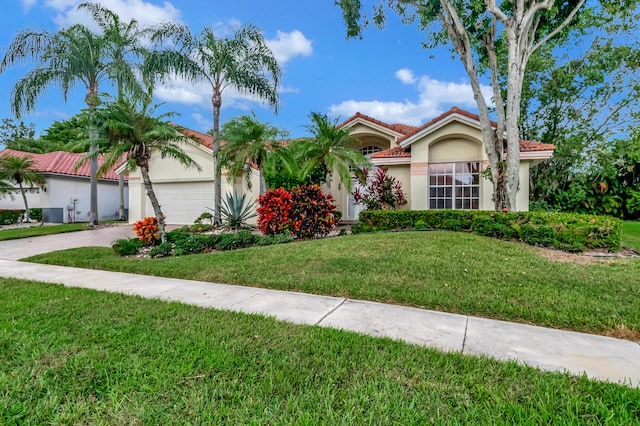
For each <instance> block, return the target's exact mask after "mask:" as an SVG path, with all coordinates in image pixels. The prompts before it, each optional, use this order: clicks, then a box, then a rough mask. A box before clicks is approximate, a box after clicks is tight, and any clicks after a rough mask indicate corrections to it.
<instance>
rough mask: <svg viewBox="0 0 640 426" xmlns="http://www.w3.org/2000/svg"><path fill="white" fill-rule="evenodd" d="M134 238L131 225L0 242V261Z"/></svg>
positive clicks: (108, 245) (103, 245)
mask: <svg viewBox="0 0 640 426" xmlns="http://www.w3.org/2000/svg"><path fill="white" fill-rule="evenodd" d="M131 237H135V232H133V231H132V230H131V225H129V224H126V225H125V224H123V225H108V226H105V227H102V228H98V229H92V230H88V231H78V232H68V233H66V234H55V235H44V236H41V237H31V238H22V239H19V240H8V241H0V259H6V260H19V259H23V258H25V257H29V256H35V255H36V254H42V253H48V252H51V251H56V250H65V249H70V248H76V247H87V246H101V247H110V246H111V244H112V242H113V241H114V240H117V239H119V238H131Z"/></svg>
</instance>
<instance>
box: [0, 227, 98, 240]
mask: <svg viewBox="0 0 640 426" xmlns="http://www.w3.org/2000/svg"><path fill="white" fill-rule="evenodd" d="M87 229H88V228H87V225H86V224H84V223H65V224H62V225H47V226H37V225H36V226H31V227H28V228H12V229H0V241H5V240H16V239H18V238H29V237H39V236H41V235H52V234H62V233H66V232H75V231H85V230H87Z"/></svg>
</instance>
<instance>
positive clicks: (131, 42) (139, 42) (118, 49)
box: [78, 2, 155, 220]
mask: <svg viewBox="0 0 640 426" xmlns="http://www.w3.org/2000/svg"><path fill="white" fill-rule="evenodd" d="M78 9H86V10H87V11H88V12H89V13H90V14H91V17H92V18H93V20H94V21H95V22H96V23H97V24H98V26H99V27H100V29H101V30H102V33H103V35H104V36H105V38H106V39H107V40H108V43H107V45H106V49H107V52H108V54H107V55H108V57H109V58H110V61H111V64H112V69H113V71H114V74H113V75H111V78H112V79H113V80H115V81H116V85H117V92H118V99H122V98H123V96H124V95H125V88H128V89H129V90H130V91H132V92H133V93H137V94H138V95H142V92H141V90H142V87H141V86H140V85H139V84H138V80H137V78H136V74H135V72H134V69H139V67H137V66H136V64H135V63H134V61H135V60H136V59H139V58H144V57H146V56H147V54H148V49H147V48H146V47H145V46H144V45H143V42H144V40H145V39H146V38H148V37H150V36H151V35H152V32H153V31H155V30H154V29H153V28H151V27H146V28H141V27H140V25H139V24H138V21H136V20H135V19H132V20H131V21H129V22H127V23H125V22H122V21H121V20H120V17H119V16H118V15H117V14H116V13H114V12H113V11H111V10H110V9H107V8H106V7H103V6H101V5H99V4H97V3H91V2H85V3H81V4H80V5H78ZM123 178H124V177H123V176H122V175H121V176H119V180H118V187H119V192H120V207H119V209H118V218H119V219H120V220H124V184H123V183H124V181H123Z"/></svg>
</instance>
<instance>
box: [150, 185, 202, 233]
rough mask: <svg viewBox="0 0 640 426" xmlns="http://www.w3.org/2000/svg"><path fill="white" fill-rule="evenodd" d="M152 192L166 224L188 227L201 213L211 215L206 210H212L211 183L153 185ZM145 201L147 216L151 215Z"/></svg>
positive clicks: (151, 211) (151, 209)
mask: <svg viewBox="0 0 640 426" xmlns="http://www.w3.org/2000/svg"><path fill="white" fill-rule="evenodd" d="M153 190H154V192H155V194H156V197H158V201H159V202H160V207H161V208H162V212H163V213H164V215H165V216H166V217H167V223H168V224H175V225H190V224H192V223H193V221H194V220H195V219H196V218H197V217H198V216H200V214H202V213H203V212H205V211H206V212H209V213H213V212H212V211H211V210H209V209H207V207H209V208H213V182H184V183H154V184H153ZM146 199H147V207H146V211H147V215H148V216H149V215H153V208H152V207H151V203H150V202H149V197H146Z"/></svg>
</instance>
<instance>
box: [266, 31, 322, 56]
mask: <svg viewBox="0 0 640 426" xmlns="http://www.w3.org/2000/svg"><path fill="white" fill-rule="evenodd" d="M266 42H267V45H268V46H269V48H270V49H271V51H272V52H273V55H274V56H275V58H276V59H277V60H278V62H279V63H280V65H283V64H285V63H287V62H289V60H291V59H292V58H295V57H296V56H310V55H311V54H313V46H312V42H311V40H309V39H308V38H306V37H305V36H304V34H302V33H301V32H300V31H298V30H293V31H291V32H289V33H285V32H283V31H279V30H278V35H277V36H276V38H275V39H271V40H266Z"/></svg>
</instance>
